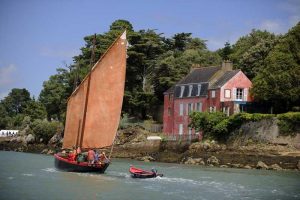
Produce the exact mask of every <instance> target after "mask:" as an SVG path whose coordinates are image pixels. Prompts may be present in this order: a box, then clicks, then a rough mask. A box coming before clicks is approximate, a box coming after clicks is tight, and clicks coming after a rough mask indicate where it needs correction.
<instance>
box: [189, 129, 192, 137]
mask: <svg viewBox="0 0 300 200" xmlns="http://www.w3.org/2000/svg"><path fill="white" fill-rule="evenodd" d="M189 135H192V128H190V127H189Z"/></svg>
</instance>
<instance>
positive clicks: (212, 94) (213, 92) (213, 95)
mask: <svg viewBox="0 0 300 200" xmlns="http://www.w3.org/2000/svg"><path fill="white" fill-rule="evenodd" d="M215 97H216V91H215V90H212V91H211V98H215Z"/></svg>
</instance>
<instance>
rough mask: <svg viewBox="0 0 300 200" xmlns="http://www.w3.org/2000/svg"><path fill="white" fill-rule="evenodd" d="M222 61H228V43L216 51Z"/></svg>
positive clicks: (230, 50)
mask: <svg viewBox="0 0 300 200" xmlns="http://www.w3.org/2000/svg"><path fill="white" fill-rule="evenodd" d="M218 53H219V55H220V56H221V57H222V59H223V60H229V55H230V54H231V53H232V47H231V45H230V43H229V42H226V43H225V44H224V48H222V49H220V50H219V51H218Z"/></svg>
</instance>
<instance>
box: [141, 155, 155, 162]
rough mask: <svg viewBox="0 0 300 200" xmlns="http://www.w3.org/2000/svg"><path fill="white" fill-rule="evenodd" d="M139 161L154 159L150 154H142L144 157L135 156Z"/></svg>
mask: <svg viewBox="0 0 300 200" xmlns="http://www.w3.org/2000/svg"><path fill="white" fill-rule="evenodd" d="M137 159H138V160H140V161H144V162H151V161H155V159H154V158H153V157H151V156H144V157H140V158H137Z"/></svg>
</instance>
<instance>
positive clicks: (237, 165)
mask: <svg viewBox="0 0 300 200" xmlns="http://www.w3.org/2000/svg"><path fill="white" fill-rule="evenodd" d="M231 167H234V168H243V167H244V166H243V165H242V164H231Z"/></svg>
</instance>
